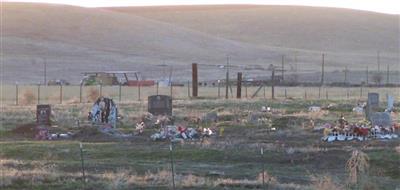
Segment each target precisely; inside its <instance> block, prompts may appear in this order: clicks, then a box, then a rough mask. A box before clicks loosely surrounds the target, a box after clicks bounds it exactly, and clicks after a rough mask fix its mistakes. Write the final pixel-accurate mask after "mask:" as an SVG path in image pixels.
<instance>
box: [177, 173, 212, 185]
mask: <svg viewBox="0 0 400 190" xmlns="http://www.w3.org/2000/svg"><path fill="white" fill-rule="evenodd" d="M180 181H181V183H180V185H181V186H182V187H196V186H205V185H207V180H206V178H204V177H199V176H195V175H192V174H189V175H186V176H183V177H182V178H181V180H180Z"/></svg>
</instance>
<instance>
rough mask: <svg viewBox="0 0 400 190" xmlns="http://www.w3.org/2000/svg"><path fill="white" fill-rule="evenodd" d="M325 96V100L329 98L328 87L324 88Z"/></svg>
mask: <svg viewBox="0 0 400 190" xmlns="http://www.w3.org/2000/svg"><path fill="white" fill-rule="evenodd" d="M325 97H326V99H327V100H328V99H329V97H328V89H326V91H325Z"/></svg>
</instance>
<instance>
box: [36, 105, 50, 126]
mask: <svg viewBox="0 0 400 190" xmlns="http://www.w3.org/2000/svg"><path fill="white" fill-rule="evenodd" d="M50 115H51V107H50V105H47V104H46V105H43V104H42V105H37V106H36V123H37V125H39V126H43V125H45V126H49V125H50Z"/></svg>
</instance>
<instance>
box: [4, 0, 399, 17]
mask: <svg viewBox="0 0 400 190" xmlns="http://www.w3.org/2000/svg"><path fill="white" fill-rule="evenodd" d="M0 1H2V2H8V1H12V2H16V1H18V2H21V1H22V2H42V3H56V4H68V5H77V6H83V7H111V6H154V5H204V4H262V5H264V4H266V5H305V6H321V7H338V8H350V9H358V10H367V11H374V12H380V13H389V14H400V1H399V0H0Z"/></svg>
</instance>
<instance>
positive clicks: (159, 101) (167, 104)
mask: <svg viewBox="0 0 400 190" xmlns="http://www.w3.org/2000/svg"><path fill="white" fill-rule="evenodd" d="M148 112H149V113H151V114H153V115H172V98H171V96H166V95H154V96H149V97H148Z"/></svg>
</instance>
